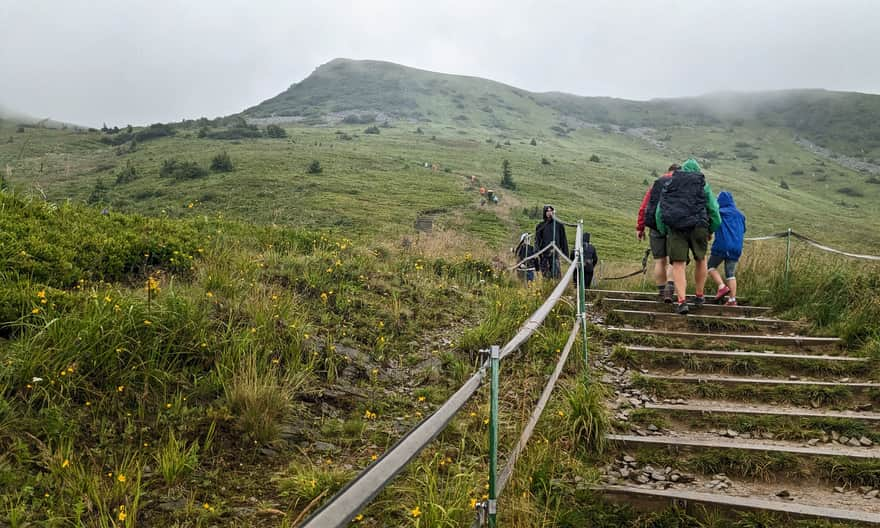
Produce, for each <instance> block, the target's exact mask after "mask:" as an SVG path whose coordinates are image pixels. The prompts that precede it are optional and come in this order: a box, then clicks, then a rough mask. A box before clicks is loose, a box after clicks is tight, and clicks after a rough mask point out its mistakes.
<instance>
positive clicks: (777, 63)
mask: <svg viewBox="0 0 880 528" xmlns="http://www.w3.org/2000/svg"><path fill="white" fill-rule="evenodd" d="M336 57H347V58H355V59H378V60H387V61H392V62H398V63H402V64H405V65H408V66H414V67H418V68H423V69H428V70H435V71H442V72H447V73H459V74H467V75H475V76H480V77H486V78H490V79H493V80H497V81H501V82H505V83H508V84H511V85H514V86H518V87H521V88H525V89H528V90H532V91H550V90H558V91H565V92H570V93H575V94H580V95H608V96H616V97H624V98H634V99H649V98H652V97H667V96H678V95H697V94H701V93H706V92H711V91H718V90H759V89H777V88H818V87H822V88H830V89H838V90H853V91H862V92H871V93H880V68H878V67H877V66H878V64H880V2H877V1H874V0H837V1H831V0H829V1H818V0H760V1H751V0H742V1H737V0H718V1H715V0H644V1H627V0H610V1H605V0H580V1H569V2H561V1H554V0H536V1H531V0H449V1H444V0H434V1H431V2H427V1H424V2H423V1H419V0H407V1H404V0H400V1H392V0H348V1H345V0H321V1H310V0H287V1H280V0H277V1H269V0H248V1H239V0H211V1H207V0H205V1H199V0H186V1H184V0H144V1H141V0H0V106H5V107H7V108H11V109H14V110H19V111H22V112H27V113H29V114H31V115H34V116H38V117H52V118H53V119H58V120H63V121H68V122H74V123H79V124H85V125H100V124H101V123H102V122H107V123H108V124H111V125H114V124H115V125H123V124H127V123H132V124H146V123H151V122H156V121H171V120H180V119H183V118H194V117H200V116H208V117H216V116H219V115H227V114H231V113H235V112H238V111H241V110H242V109H244V108H246V107H248V106H252V105H254V104H256V103H258V102H260V101H262V100H264V99H267V98H269V97H272V96H274V95H276V94H277V93H279V92H281V91H283V90H285V89H286V88H287V87H288V86H290V84H292V83H294V82H297V81H300V80H302V79H303V78H305V77H306V76H308V75H309V73H311V72H312V71H313V70H314V69H315V68H316V67H317V66H318V65H320V64H323V63H325V62H328V61H329V60H331V59H333V58H336Z"/></svg>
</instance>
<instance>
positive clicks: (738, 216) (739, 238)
mask: <svg viewBox="0 0 880 528" xmlns="http://www.w3.org/2000/svg"><path fill="white" fill-rule="evenodd" d="M718 212H719V213H720V214H721V227H720V228H719V229H718V231H716V232H715V242H713V243H712V252H711V254H710V255H709V263H708V266H709V276H710V277H712V280H714V281H715V284H717V285H718V292H717V293H716V294H715V301H716V302H721V300H722V299H724V296H725V295H727V296H728V297H727V302H726V303H725V304H727V305H728V306H736V264H737V263H738V262H739V258H740V256H741V255H742V248H743V238H744V237H745V234H746V217H745V215H744V214H742V212H741V211H740V210H739V209H737V208H736V203H735V202H734V201H733V195H732V194H730V193H729V192H727V191H722V192H721V193H720V194H719V195H718ZM722 262H723V263H724V277H725V279H726V283H725V280H723V279H722V278H721V274H720V273H718V266H720V265H721V263H722Z"/></svg>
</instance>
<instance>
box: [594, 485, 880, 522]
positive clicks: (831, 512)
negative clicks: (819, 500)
mask: <svg viewBox="0 0 880 528" xmlns="http://www.w3.org/2000/svg"><path fill="white" fill-rule="evenodd" d="M597 490H598V491H599V492H601V493H602V494H603V495H604V496H605V497H606V498H608V499H611V500H618V501H621V502H624V503H627V504H630V505H632V506H634V507H636V508H637V509H648V508H651V509H654V508H657V507H666V506H667V505H668V504H669V503H673V504H677V505H683V506H685V507H686V508H687V509H688V510H690V511H691V512H692V513H698V512H694V511H693V508H691V506H693V505H701V506H711V507H715V508H718V509H721V510H731V511H769V512H774V513H779V514H784V515H787V516H790V517H793V518H814V519H828V520H833V521H844V522H855V523H863V524H872V525H877V524H880V514H878V513H873V512H868V511H859V510H845V509H838V508H828V507H823V506H813V505H808V504H799V503H796V502H785V501H782V500H769V499H758V498H754V497H737V496H732V495H725V494H722V493H703V492H698V491H690V490H686V489H665V490H661V489H651V488H640V487H635V486H613V485H605V486H600V487H599V488H597ZM661 505H662V506H661Z"/></svg>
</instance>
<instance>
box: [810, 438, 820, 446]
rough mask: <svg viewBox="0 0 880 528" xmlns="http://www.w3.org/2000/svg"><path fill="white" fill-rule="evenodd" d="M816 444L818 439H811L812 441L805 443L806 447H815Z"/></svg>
mask: <svg viewBox="0 0 880 528" xmlns="http://www.w3.org/2000/svg"><path fill="white" fill-rule="evenodd" d="M818 443H819V439H818V438H813V439H812V440H810V441H809V442H807V445H808V446H814V445H816V444H818Z"/></svg>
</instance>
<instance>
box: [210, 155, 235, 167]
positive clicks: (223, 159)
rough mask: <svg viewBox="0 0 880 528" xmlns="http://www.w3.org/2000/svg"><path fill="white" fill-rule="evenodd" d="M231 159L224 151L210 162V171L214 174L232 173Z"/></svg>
mask: <svg viewBox="0 0 880 528" xmlns="http://www.w3.org/2000/svg"><path fill="white" fill-rule="evenodd" d="M232 168H233V167H232V158H230V157H229V154H228V153H227V152H226V151H225V150H224V151H223V152H220V153H219V154H217V155H216V156H214V158H213V159H212V160H211V170H212V171H214V172H232Z"/></svg>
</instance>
